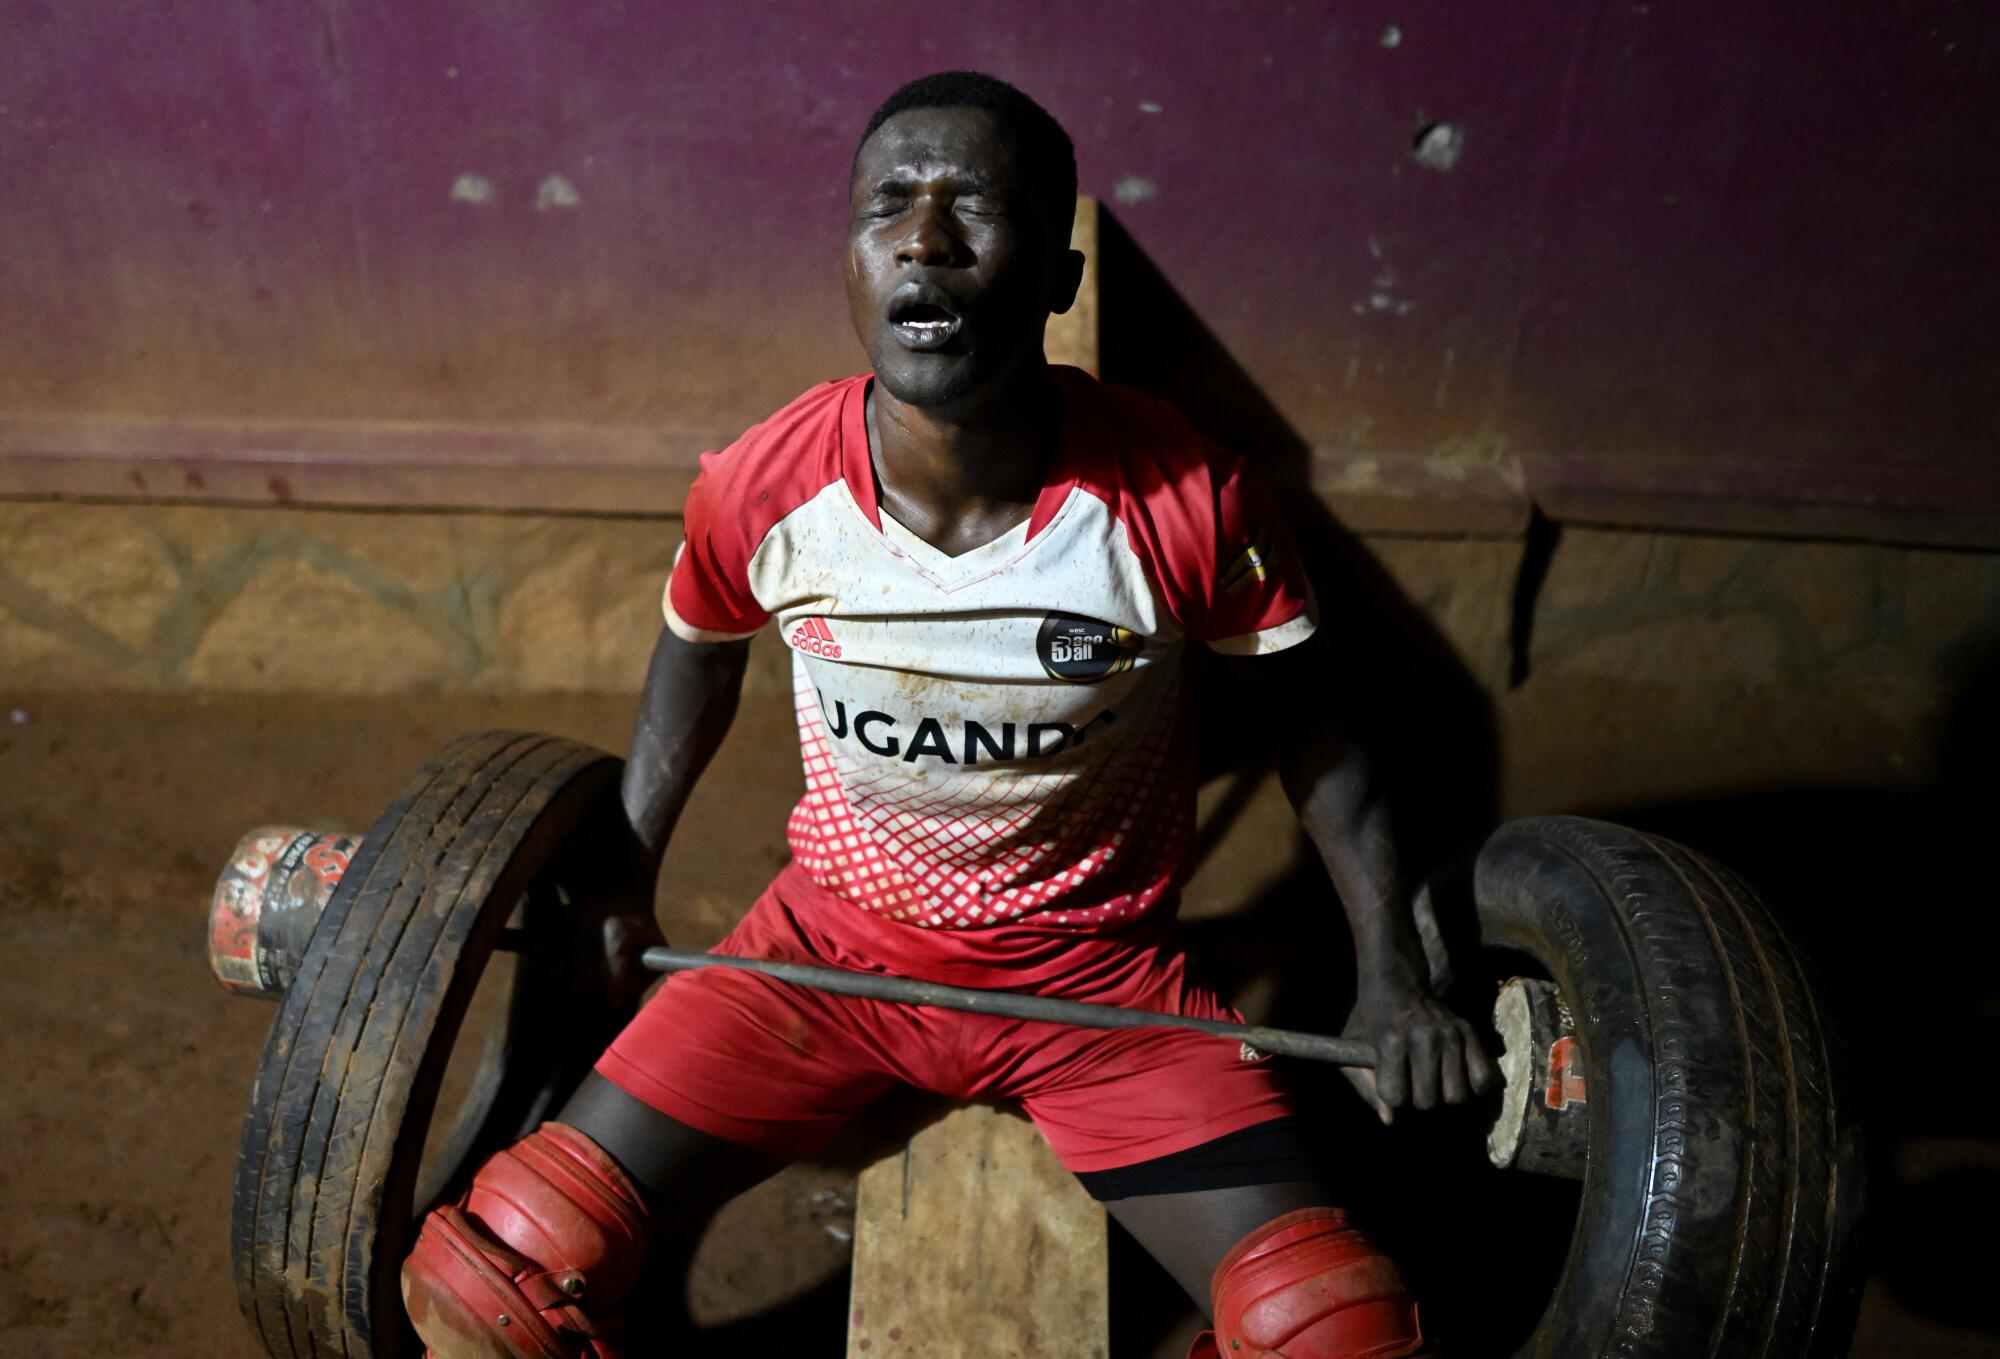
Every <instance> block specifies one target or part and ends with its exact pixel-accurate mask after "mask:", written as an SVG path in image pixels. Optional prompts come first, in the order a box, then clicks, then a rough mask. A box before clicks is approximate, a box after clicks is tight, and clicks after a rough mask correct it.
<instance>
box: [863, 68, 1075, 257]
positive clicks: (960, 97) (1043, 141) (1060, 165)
mask: <svg viewBox="0 0 2000 1359" xmlns="http://www.w3.org/2000/svg"><path fill="white" fill-rule="evenodd" d="M910 109H984V110H985V111H986V112H988V113H991V114H992V115H994V117H996V118H998V119H999V120H1000V122H1001V123H1002V124H1004V125H1005V126H1007V127H1009V128H1011V129H1012V130H1013V131H1014V133H1015V134H1016V135H1017V136H1019V137H1020V139H1021V154H1022V160H1023V162H1024V163H1023V166H1022V168H1023V169H1024V170H1025V171H1026V172H1027V174H1028V176H1029V178H1030V182H1031V183H1032V185H1033V187H1034V189H1035V191H1036V192H1037V193H1039V194H1041V195H1042V196H1043V197H1044V198H1045V199H1046V201H1047V203H1048V207H1049V209H1050V211H1051V213H1052V214H1053V215H1054V221H1055V224H1056V225H1057V226H1058V227H1060V228H1062V233H1063V243H1064V244H1066V243H1067V241H1068V237H1069V223H1070V221H1071V220H1072V219H1073V218H1074V217H1075V216H1076V147H1075V145H1074V144H1073V143H1072V142H1071V141H1070V139H1069V133H1067V132H1065V131H1063V129H1062V124H1061V123H1058V122H1057V121H1056V120H1055V119H1054V118H1053V117H1051V116H1050V114H1049V111H1048V110H1047V109H1045V108H1043V107H1042V106H1041V105H1040V104H1037V103H1036V102H1035V101H1034V100H1032V99H1030V98H1029V97H1028V96H1027V95H1025V94H1023V93H1021V91H1019V90H1017V89H1015V88H1014V87H1013V86H1012V85H1009V84H1008V83H1007V82H1006V81H1004V80H1001V79H1000V78H999V77H997V76H990V75H985V74H983V73H982V72H979V71H938V72H935V73H934V74H931V75H927V76H918V77H917V78H916V79H915V80H912V81H911V82H909V83H908V84H907V85H904V86H903V87H901V88H900V89H898V90H897V91H896V92H895V93H894V94H892V95H890V96H889V97H888V98H887V99H884V100H883V101H882V104H881V106H880V107H879V108H877V109H876V110H875V112H874V113H872V114H870V115H869V118H868V126H867V127H866V128H864V129H863V130H862V133H861V140H860V141H858V142H856V143H855V144H854V159H855V160H856V161H859V160H860V158H861V148H862V147H863V146H864V145H866V144H867V141H868V139H869V138H870V137H872V136H874V135H875V130H876V129H877V128H879V127H881V126H882V124H884V123H886V122H888V121H889V120H890V119H891V118H893V117H895V116H896V115H897V114H899V113H904V112H907V111H908V110H910ZM851 173H852V170H851V167H850V174H851Z"/></svg>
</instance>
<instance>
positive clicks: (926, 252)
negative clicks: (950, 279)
mask: <svg viewBox="0 0 2000 1359" xmlns="http://www.w3.org/2000/svg"><path fill="white" fill-rule="evenodd" d="M964 248H965V243H964V242H963V241H961V240H959V238H958V233H957V232H956V231H955V230H954V229H953V225H952V220H951V212H950V210H949V209H948V208H947V207H946V206H945V205H944V204H943V203H940V202H939V201H938V200H936V199H934V198H921V199H919V200H917V202H916V203H915V205H914V206H913V207H912V209H911V212H910V215H909V218H908V226H907V229H906V230H905V231H904V232H903V236H902V239H901V240H899V241H898V242H896V263H898V264H930V265H948V264H952V263H955V262H956V261H957V258H958V255H959V253H960V252H961V251H962V250H964Z"/></svg>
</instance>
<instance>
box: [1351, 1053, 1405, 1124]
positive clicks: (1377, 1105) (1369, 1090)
mask: <svg viewBox="0 0 2000 1359" xmlns="http://www.w3.org/2000/svg"><path fill="white" fill-rule="evenodd" d="M1340 1074H1341V1075H1343V1076H1345V1077H1347V1081H1348V1084H1350V1085H1352V1086H1353V1087H1354V1088H1355V1090H1356V1091H1357V1092H1358V1093H1359V1094H1360V1096H1361V1098H1362V1099H1364V1100H1366V1101H1367V1102H1368V1107H1369V1108H1371V1109H1373V1110H1374V1111H1375V1117H1377V1118H1379V1119H1381V1120H1382V1122H1383V1123H1385V1124H1387V1123H1394V1122H1395V1121H1396V1111H1395V1110H1393V1109H1391V1108H1390V1107H1389V1106H1388V1105H1386V1104H1384V1103H1383V1102H1382V1096H1381V1095H1380V1094H1378V1093H1376V1089H1375V1073H1374V1072H1372V1071H1370V1070H1369V1069H1368V1068H1367V1067H1365V1066H1344V1067H1342V1068H1341V1069H1340Z"/></svg>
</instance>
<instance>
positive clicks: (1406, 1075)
mask: <svg viewBox="0 0 2000 1359" xmlns="http://www.w3.org/2000/svg"><path fill="white" fill-rule="evenodd" d="M1375 1093H1376V1098H1377V1099H1378V1100H1379V1101H1380V1102H1381V1104H1382V1105H1383V1106H1385V1107H1386V1108H1388V1109H1391V1110H1394V1109H1398V1108H1401V1107H1402V1106H1403V1105H1404V1104H1407V1103H1409V1099H1410V1045H1409V1039H1408V1037H1407V1036H1406V1035H1405V1034H1403V1033H1402V1032H1401V1031H1399V1030H1396V1029H1390V1030H1389V1031H1388V1032H1386V1033H1384V1034H1382V1035H1381V1037H1379V1038H1377V1039H1376V1040H1375ZM1387 1121H1388V1120H1387V1119H1386V1118H1385V1119H1384V1120H1383V1122H1385V1123H1386V1122H1387Z"/></svg>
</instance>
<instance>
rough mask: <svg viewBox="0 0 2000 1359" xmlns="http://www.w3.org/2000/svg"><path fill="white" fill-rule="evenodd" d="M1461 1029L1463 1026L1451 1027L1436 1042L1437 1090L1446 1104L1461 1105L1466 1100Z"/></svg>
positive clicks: (1455, 1025) (1463, 1042)
mask: <svg viewBox="0 0 2000 1359" xmlns="http://www.w3.org/2000/svg"><path fill="white" fill-rule="evenodd" d="M1463 1029H1464V1026H1463V1025H1459V1024H1453V1025H1451V1026H1450V1027H1449V1028H1447V1029H1445V1031H1444V1033H1443V1035H1442V1037H1441V1038H1440V1039H1439V1042H1438V1089H1439V1093H1440V1094H1442V1095H1443V1096H1444V1102H1445V1103H1446V1104H1463V1103H1465V1099H1466V1070H1465V1037H1466V1036H1465V1033H1464V1031H1463Z"/></svg>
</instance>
